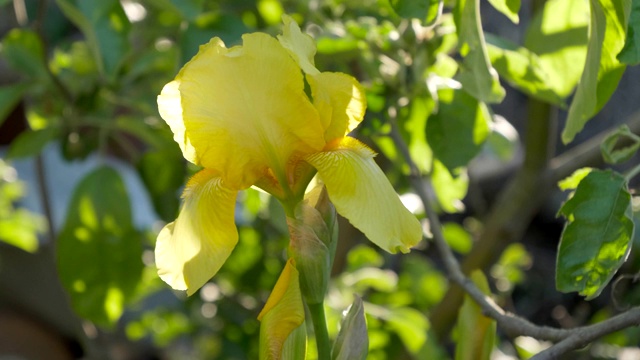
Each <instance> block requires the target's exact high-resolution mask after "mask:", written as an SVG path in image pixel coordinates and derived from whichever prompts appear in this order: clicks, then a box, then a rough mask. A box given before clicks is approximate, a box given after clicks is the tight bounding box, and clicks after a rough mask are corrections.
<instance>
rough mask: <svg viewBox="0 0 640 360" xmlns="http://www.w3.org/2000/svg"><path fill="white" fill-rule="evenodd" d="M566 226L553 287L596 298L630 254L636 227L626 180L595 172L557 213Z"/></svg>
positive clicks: (618, 175) (612, 173)
mask: <svg viewBox="0 0 640 360" xmlns="http://www.w3.org/2000/svg"><path fill="white" fill-rule="evenodd" d="M559 214H561V215H563V216H564V217H565V218H566V219H567V222H566V224H565V227H564V230H563V231H562V236H561V238H560V245H559V247H558V257H557V262H556V288H557V289H558V290H559V291H562V292H571V291H577V292H579V293H580V295H583V296H586V297H587V300H590V299H593V298H594V297H596V296H598V295H599V294H600V292H601V291H602V289H604V287H605V286H606V285H607V284H608V283H609V281H610V280H611V278H612V277H613V275H614V274H615V273H616V271H617V270H618V268H619V267H620V266H621V265H622V263H623V262H624V261H625V259H626V258H627V255H628V254H629V250H630V249H631V246H630V245H631V240H632V239H633V232H634V225H633V220H632V218H633V212H632V209H631V195H630V194H629V191H628V190H627V181H626V180H625V178H624V177H623V176H622V175H620V174H618V173H615V172H613V171H610V170H607V171H600V170H593V171H592V172H590V173H589V175H587V176H586V177H585V178H584V179H582V181H580V184H579V185H578V188H577V189H576V191H575V193H574V194H573V196H572V197H571V198H570V199H569V200H567V202H566V203H564V205H562V208H561V209H560V211H559Z"/></svg>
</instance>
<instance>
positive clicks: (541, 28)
mask: <svg viewBox="0 0 640 360" xmlns="http://www.w3.org/2000/svg"><path fill="white" fill-rule="evenodd" d="M588 26H589V2H588V1H585V0H548V1H546V2H545V3H544V6H543V8H542V10H541V11H539V12H538V13H537V14H536V15H535V16H534V18H533V19H532V21H531V24H530V25H529V28H528V29H527V33H526V36H525V42H524V47H525V48H527V49H529V50H530V51H531V52H532V53H534V54H536V55H538V59H539V63H540V66H542V68H544V69H545V71H546V73H547V74H548V77H547V80H548V81H549V82H548V86H549V87H550V88H551V89H552V90H553V91H554V92H555V93H556V94H558V95H559V96H560V97H561V98H565V97H567V96H569V95H570V94H571V93H572V92H573V89H574V88H575V87H576V84H577V83H578V80H579V79H580V75H581V74H582V69H583V64H584V62H585V59H586V56H587V42H588Z"/></svg>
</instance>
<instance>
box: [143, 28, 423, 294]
mask: <svg viewBox="0 0 640 360" xmlns="http://www.w3.org/2000/svg"><path fill="white" fill-rule="evenodd" d="M284 25H285V26H284V31H283V35H281V36H278V39H277V40H276V39H275V38H273V37H271V36H269V35H267V34H263V33H253V34H246V35H244V36H243V37H242V40H243V43H242V45H241V46H234V47H231V48H227V47H225V45H224V43H223V42H222V40H220V39H219V38H214V39H212V40H211V41H210V42H209V43H208V44H206V45H203V46H201V47H200V50H199V52H198V54H197V55H195V56H194V57H193V59H191V61H189V62H188V63H187V64H186V65H185V66H184V67H183V68H182V70H181V71H180V72H179V73H178V75H177V77H176V78H175V80H173V81H171V82H170V83H168V84H167V85H165V87H164V88H163V89H162V92H161V94H160V95H159V96H158V109H159V112H160V115H161V116H162V118H163V119H164V120H165V121H166V122H167V124H168V125H169V127H170V128H171V130H172V132H173V133H174V139H175V141H176V142H177V143H178V144H179V146H180V148H181V150H182V153H183V155H184V157H185V158H186V159H187V160H189V161H191V162H192V163H194V164H197V165H201V166H202V167H203V168H204V170H201V171H200V172H199V173H197V174H196V175H194V176H193V177H192V178H191V179H190V180H189V182H188V183H187V185H186V188H185V190H184V194H183V205H182V208H181V210H180V214H179V215H178V218H177V219H176V220H175V221H174V222H172V223H170V224H168V225H167V226H165V228H164V229H162V231H161V232H160V234H159V235H158V240H157V244H156V251H155V254H156V264H157V266H158V274H159V275H160V277H161V278H162V279H163V280H164V281H165V282H167V283H168V284H169V285H171V286H172V287H173V288H174V289H178V290H187V293H188V294H189V295H190V294H193V293H194V292H195V291H196V290H197V289H198V288H200V287H201V286H202V285H204V284H205V283H206V282H207V281H208V280H209V279H210V278H211V277H212V276H213V275H214V274H215V273H216V272H217V271H218V270H219V269H220V267H221V266H222V264H223V263H224V262H225V260H226V259H227V258H228V257H229V255H230V253H231V251H232V250H233V248H234V247H235V245H236V243H237V241H238V232H237V230H236V226H235V222H234V209H235V203H236V195H237V193H238V191H241V190H244V189H247V188H248V187H250V186H252V185H255V186H257V187H260V188H262V189H264V190H266V191H268V192H270V193H271V194H272V195H274V196H275V197H277V198H278V199H280V200H281V202H283V204H284V205H285V208H286V209H288V210H289V212H290V211H291V209H293V208H294V207H295V204H296V203H297V202H299V201H301V199H302V197H303V195H304V191H305V188H306V186H307V184H308V183H309V180H310V179H311V177H313V176H314V174H315V173H316V171H317V173H318V175H319V176H320V178H321V179H322V181H323V182H324V184H325V186H326V187H327V191H328V194H329V198H330V200H331V201H332V203H333V204H334V206H335V208H336V210H337V211H338V213H340V214H341V215H342V216H344V217H346V218H347V219H349V221H350V222H351V223H352V224H353V225H354V226H355V227H356V228H358V229H360V230H361V231H362V232H363V233H364V234H365V235H366V236H367V237H368V238H369V239H370V240H371V241H373V242H374V243H375V244H377V245H378V246H380V247H381V248H383V249H385V250H387V251H389V252H396V251H398V250H399V251H402V252H407V251H409V248H410V247H412V246H413V245H415V244H416V243H417V242H418V241H420V239H421V237H422V229H421V226H420V224H419V222H418V221H417V219H416V218H415V217H414V216H413V215H412V214H411V213H410V212H409V211H408V210H407V209H406V208H405V207H404V206H403V205H402V203H401V202H400V200H399V198H398V196H397V194H396V193H395V191H394V189H393V187H392V186H391V184H390V183H389V182H388V180H387V178H386V177H385V175H384V173H383V172H382V170H381V169H380V168H379V167H378V166H377V165H376V163H375V162H374V160H373V157H374V156H375V153H374V152H373V151H372V150H371V149H369V148H368V147H367V146H366V145H364V144H362V143H361V142H359V141H358V140H356V139H354V138H351V137H348V136H347V134H348V133H349V132H350V131H351V130H353V129H354V128H355V127H356V126H357V125H358V124H359V123H360V121H362V118H363V117H364V112H365V107H366V104H365V96H364V91H363V90H362V88H361V86H360V84H359V83H358V82H357V81H356V80H355V79H354V78H353V77H351V76H349V75H346V74H342V73H332V72H320V71H319V70H318V69H316V67H315V65H314V60H313V58H314V55H315V52H316V47H315V43H314V41H313V39H312V38H311V37H310V36H308V35H306V34H303V33H302V32H301V31H300V28H299V27H298V25H297V24H296V23H295V22H294V21H293V20H292V19H291V18H289V17H284ZM305 80H306V83H307V84H308V85H309V88H310V93H311V94H310V96H309V95H307V93H305Z"/></svg>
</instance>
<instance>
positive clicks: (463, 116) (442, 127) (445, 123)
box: [426, 90, 491, 171]
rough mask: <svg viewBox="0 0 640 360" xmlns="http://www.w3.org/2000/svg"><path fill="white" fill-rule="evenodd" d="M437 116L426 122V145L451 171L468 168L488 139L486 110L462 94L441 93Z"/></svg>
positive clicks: (460, 92) (451, 91) (455, 91)
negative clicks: (427, 144)
mask: <svg viewBox="0 0 640 360" xmlns="http://www.w3.org/2000/svg"><path fill="white" fill-rule="evenodd" d="M438 94H439V97H440V104H439V108H438V112H437V113H436V114H433V115H431V116H430V117H429V120H428V121H427V129H426V132H427V141H428V142H429V145H430V146H431V149H432V150H433V154H434V156H435V157H436V158H437V159H438V160H440V161H441V162H442V163H443V164H444V165H445V166H446V167H447V168H448V169H449V170H451V171H452V170H455V169H457V168H459V167H463V166H466V165H467V164H468V163H469V161H470V160H471V159H473V157H475V156H476V155H477V154H478V152H479V151H480V149H481V148H482V144H483V143H484V141H485V139H486V138H487V135H489V121H490V119H491V115H490V114H489V109H488V108H487V106H486V105H485V104H483V103H481V102H478V101H477V100H476V99H474V98H473V97H471V96H470V95H468V94H466V93H465V92H463V91H460V90H441V91H439V92H438Z"/></svg>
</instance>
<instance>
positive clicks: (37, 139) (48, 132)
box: [7, 127, 60, 159]
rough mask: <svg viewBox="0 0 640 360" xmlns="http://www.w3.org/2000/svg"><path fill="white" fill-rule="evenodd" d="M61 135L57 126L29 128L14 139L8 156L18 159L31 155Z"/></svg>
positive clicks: (37, 152) (36, 153)
mask: <svg viewBox="0 0 640 360" xmlns="http://www.w3.org/2000/svg"><path fill="white" fill-rule="evenodd" d="M59 135H60V130H59V129H58V128H57V127H48V128H44V129H42V130H27V131H25V132H23V133H21V134H20V135H18V137H17V138H16V139H15V140H13V142H12V143H11V145H10V146H9V151H8V152H7V158H10V159H16V158H24V157H30V156H35V155H38V154H40V152H41V151H42V150H43V149H44V148H45V146H47V145H48V144H49V142H51V141H52V140H54V139H56V138H57V137H58V136H59Z"/></svg>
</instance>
